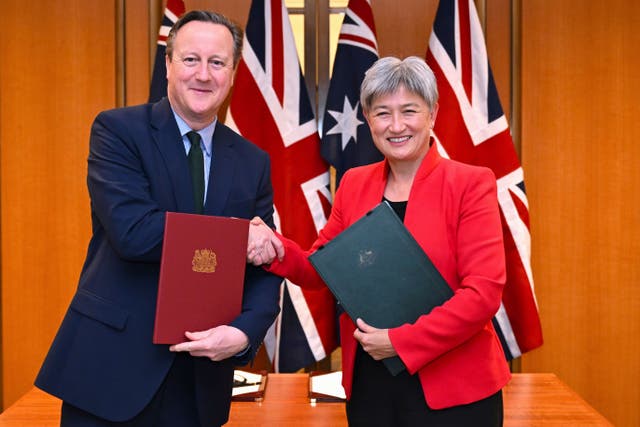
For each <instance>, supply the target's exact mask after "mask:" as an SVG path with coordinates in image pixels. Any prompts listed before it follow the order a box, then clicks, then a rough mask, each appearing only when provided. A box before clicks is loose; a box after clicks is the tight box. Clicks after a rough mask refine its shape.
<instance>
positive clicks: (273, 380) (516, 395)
mask: <svg viewBox="0 0 640 427" xmlns="http://www.w3.org/2000/svg"><path fill="white" fill-rule="evenodd" d="M307 381H308V377H307V375H306V374H269V379H268V382H267V389H266V394H265V398H264V400H263V401H262V402H233V404H232V405H231V416H230V419H229V423H228V424H226V425H227V426H231V427H242V426H251V427H253V426H277V427H281V426H284V427H286V426H309V427H320V426H322V427H341V426H346V425H347V422H346V419H345V412H344V404H342V403H317V404H312V403H309V399H308V398H307ZM504 406H505V422H504V425H505V427H524V426H544V427H548V426H558V427H560V426H562V427H565V426H580V427H583V426H612V424H611V423H610V422H608V421H607V420H606V419H605V418H604V417H603V416H602V415H600V414H599V413H598V412H596V411H595V410H594V409H593V408H592V407H591V406H589V405H588V404H587V403H586V402H585V401H584V400H583V399H582V398H581V397H580V396H578V394H577V393H575V392H574V391H573V390H571V389H570V388H569V387H568V386H567V385H565V384H564V383H563V382H562V381H560V380H559V379H558V377H556V376H555V375H554V374H514V375H513V379H512V380H511V382H510V383H509V384H508V385H507V387H505V389H504ZM59 416H60V401H59V400H58V399H56V398H54V397H52V396H49V395H48V394H46V393H44V392H42V391H40V390H38V389H35V388H34V389H32V390H31V391H29V392H28V393H27V394H25V395H24V396H23V397H22V398H20V400H18V401H17V402H16V403H15V404H14V405H12V406H11V407H10V408H8V409H7V410H6V411H5V412H3V413H2V414H0V427H57V426H58V422H59Z"/></svg>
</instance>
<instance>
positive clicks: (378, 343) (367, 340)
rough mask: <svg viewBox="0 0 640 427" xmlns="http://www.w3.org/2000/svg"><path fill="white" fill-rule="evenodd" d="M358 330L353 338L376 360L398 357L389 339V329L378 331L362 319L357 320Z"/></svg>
mask: <svg viewBox="0 0 640 427" xmlns="http://www.w3.org/2000/svg"><path fill="white" fill-rule="evenodd" d="M356 324H357V325H358V329H356V330H355V332H354V333H353V337H354V338H355V339H356V340H358V342H359V343H360V344H361V345H362V348H363V349H364V351H366V352H367V353H369V354H370V355H371V357H373V358H374V360H382V359H386V358H387V357H393V356H397V355H398V353H396V350H395V349H394V348H393V345H391V340H390V339H389V329H378V328H374V327H373V326H370V325H368V324H366V323H365V322H364V320H362V319H357V320H356Z"/></svg>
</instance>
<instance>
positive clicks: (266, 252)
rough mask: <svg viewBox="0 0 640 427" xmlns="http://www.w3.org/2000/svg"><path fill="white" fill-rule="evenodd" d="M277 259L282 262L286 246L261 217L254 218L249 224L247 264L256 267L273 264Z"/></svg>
mask: <svg viewBox="0 0 640 427" xmlns="http://www.w3.org/2000/svg"><path fill="white" fill-rule="evenodd" d="M276 257H278V260H280V261H282V258H283V257H284V245H283V244H282V242H281V241H280V239H278V237H277V236H276V234H275V233H274V232H273V230H272V229H271V228H269V226H267V224H265V223H264V221H262V219H261V218H260V217H254V218H253V219H252V220H251V222H250V223H249V242H248V244H247V262H248V263H250V264H253V265H255V266H259V265H262V264H271V262H273V260H274V259H275V258H276Z"/></svg>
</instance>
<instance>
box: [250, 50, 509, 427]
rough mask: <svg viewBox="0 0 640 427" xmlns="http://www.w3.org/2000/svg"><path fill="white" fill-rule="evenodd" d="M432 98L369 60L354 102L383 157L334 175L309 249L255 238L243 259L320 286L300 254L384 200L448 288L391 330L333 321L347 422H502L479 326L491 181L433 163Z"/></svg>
mask: <svg viewBox="0 0 640 427" xmlns="http://www.w3.org/2000/svg"><path fill="white" fill-rule="evenodd" d="M437 97H438V93H437V86H436V81H435V77H434V75H433V73H432V71H431V70H430V69H429V67H428V66H427V65H426V64H425V62H424V61H423V60H422V59H420V58H417V57H409V58H406V59H404V60H402V61H401V60H399V59H397V58H391V57H388V58H382V59H380V60H378V61H377V62H376V63H375V64H374V65H373V66H372V67H371V68H370V69H369V70H368V71H367V73H366V75H365V78H364V80H363V82H362V87H361V96H360V102H361V105H362V109H363V112H364V116H365V118H366V120H367V123H368V125H369V127H370V129H371V134H372V136H373V141H374V143H375V145H376V147H377V148H378V150H380V152H381V153H382V154H383V155H384V160H383V161H382V162H379V163H375V164H372V165H367V166H363V167H359V168H354V169H351V170H349V171H347V173H345V175H344V176H343V178H342V181H341V183H340V187H339V189H338V191H337V193H336V197H335V201H334V205H333V209H332V212H331V216H330V218H329V220H328V222H327V224H326V226H325V227H324V229H323V230H322V231H321V232H320V234H319V236H318V239H317V240H316V242H315V243H314V245H313V246H312V248H311V250H310V251H303V250H302V249H301V248H300V247H299V246H298V245H297V244H296V243H295V242H293V241H291V240H288V239H286V238H284V237H282V236H278V238H279V240H274V241H273V242H274V246H268V245H267V246H266V247H265V245H264V243H265V241H262V242H261V243H259V244H258V243H256V244H252V245H250V250H249V252H248V259H249V261H250V262H253V263H254V264H260V263H264V262H271V264H270V265H268V266H265V267H266V268H267V269H268V270H269V271H271V272H273V273H275V274H278V275H280V276H283V277H287V278H289V279H291V280H292V281H293V282H294V283H296V284H298V285H300V286H303V287H307V288H313V287H322V286H324V283H323V282H322V280H321V279H320V277H319V276H318V275H317V273H316V272H315V270H314V269H313V267H312V266H311V264H310V263H309V261H308V260H307V256H308V255H309V254H310V253H313V252H314V251H315V250H316V248H318V247H319V246H320V245H323V244H325V243H326V242H328V241H329V240H331V239H333V238H334V237H335V236H337V235H338V234H339V233H340V232H342V231H343V230H344V229H346V228H347V227H349V226H350V225H351V224H353V223H354V222H356V221H357V220H358V219H360V218H361V217H362V216H363V215H364V214H365V213H366V212H367V211H369V210H370V209H372V208H373V207H374V206H376V205H377V204H378V203H380V202H381V201H383V200H387V201H389V202H390V204H391V205H392V207H393V208H394V210H395V212H396V214H397V215H398V216H399V217H400V218H401V219H402V220H403V221H404V224H405V226H406V227H407V229H408V230H409V231H410V232H411V234H412V235H413V236H414V237H415V239H416V240H417V241H418V243H419V244H420V246H421V247H422V248H423V250H424V251H425V252H426V253H427V255H428V256H429V257H430V258H431V260H432V261H433V263H434V264H435V266H436V267H437V268H438V270H439V271H440V273H441V274H442V276H443V277H444V278H445V279H446V281H447V283H448V284H449V286H450V287H451V288H452V289H453V291H454V293H455V294H454V296H453V297H452V298H451V299H450V300H449V301H447V302H446V303H445V304H443V305H442V306H441V307H437V308H435V309H434V310H433V311H431V312H430V313H429V314H426V315H422V316H421V317H420V318H419V319H418V320H417V321H416V322H415V323H413V324H405V325H402V326H399V327H396V328H391V329H376V328H374V327H372V326H369V325H368V324H366V323H365V322H364V321H363V320H362V319H356V322H357V327H356V323H354V321H352V319H350V318H349V317H348V316H347V315H346V314H345V313H343V314H342V315H341V317H340V333H341V345H342V368H343V385H344V388H345V391H346V394H347V399H348V401H347V405H346V408H347V418H348V421H349V425H351V426H374V425H380V426H413V425H415V426H418V425H420V426H423V425H429V426H431V425H447V426H451V425H456V426H458V425H469V426H499V425H502V418H503V416H502V413H503V410H502V394H501V389H502V387H503V386H504V385H505V384H506V383H507V382H508V381H509V378H510V373H509V369H508V366H507V364H506V362H505V357H504V354H503V352H502V348H501V345H500V342H499V340H498V338H497V336H496V333H495V331H494V329H493V327H492V324H491V319H492V317H493V316H494V315H495V313H496V311H497V310H498V308H499V306H500V300H501V295H502V289H503V286H504V282H505V275H506V273H505V262H504V248H503V241H502V229H501V225H500V216H499V212H498V203H497V193H496V181H495V177H494V175H493V173H492V172H491V171H490V170H489V169H486V168H481V167H477V166H470V165H465V164H462V163H458V162H455V161H452V160H448V159H445V158H442V157H441V156H440V154H439V153H438V150H437V147H436V144H435V143H434V141H433V139H432V138H431V129H432V128H433V125H434V123H435V120H436V115H437V112H438V104H437ZM252 224H254V226H253V227H252V228H258V227H262V228H266V226H262V225H259V221H258V220H255V221H253V222H252ZM253 232H254V233H255V232H256V230H255V229H254V230H253ZM280 242H282V245H283V246H282V245H281V244H280ZM258 248H262V250H260V249H258ZM282 249H284V256H283V257H280V259H274V255H275V254H276V252H279V255H281V252H282ZM389 286H393V283H389ZM364 320H366V319H364ZM395 355H398V356H400V358H401V359H402V361H403V362H404V364H405V365H406V366H407V370H406V371H404V372H402V373H401V374H399V375H397V376H395V377H394V376H392V375H391V374H390V373H389V372H388V371H387V369H386V368H385V366H384V365H383V364H382V363H381V362H380V360H382V359H384V358H387V357H392V356H395Z"/></svg>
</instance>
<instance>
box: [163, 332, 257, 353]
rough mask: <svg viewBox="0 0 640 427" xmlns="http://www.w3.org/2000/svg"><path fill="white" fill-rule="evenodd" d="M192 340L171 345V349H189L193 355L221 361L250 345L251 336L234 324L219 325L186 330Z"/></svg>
mask: <svg viewBox="0 0 640 427" xmlns="http://www.w3.org/2000/svg"><path fill="white" fill-rule="evenodd" d="M185 335H186V336H187V338H188V339H190V340H191V341H186V342H183V343H180V344H176V345H172V346H171V347H169V350H171V351H176V352H177V351H187V352H189V354H191V355H192V356H196V357H208V358H209V359H211V360H213V361H216V362H217V361H220V360H224V359H228V358H229V357H232V356H235V355H236V354H238V353H240V352H241V351H242V350H244V349H245V348H247V346H248V345H249V338H248V337H247V335H246V334H245V333H244V332H242V331H241V330H240V329H238V328H234V327H233V326H227V325H223V326H218V327H216V328H212V329H209V330H206V331H200V332H186V333H185Z"/></svg>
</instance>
